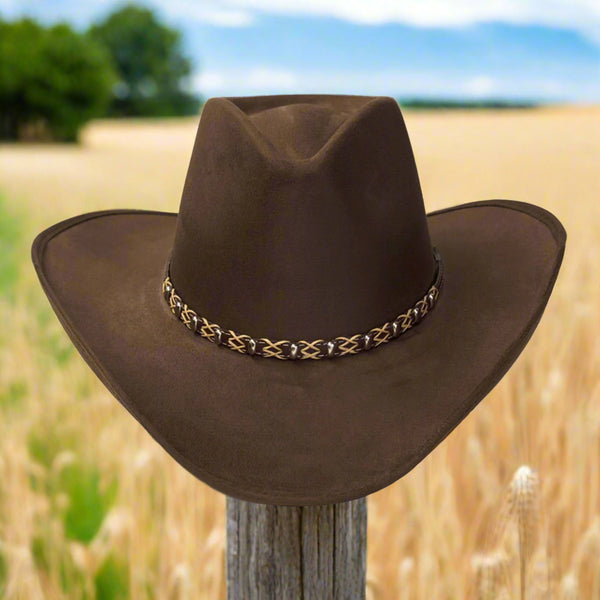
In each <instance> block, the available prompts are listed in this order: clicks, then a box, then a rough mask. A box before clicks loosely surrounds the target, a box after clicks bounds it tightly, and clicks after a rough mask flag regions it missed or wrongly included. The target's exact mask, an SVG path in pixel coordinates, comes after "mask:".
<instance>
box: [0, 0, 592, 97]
mask: <svg viewBox="0 0 600 600" xmlns="http://www.w3.org/2000/svg"><path fill="white" fill-rule="evenodd" d="M145 4H148V5H151V6H153V7H155V8H156V9H157V10H158V11H159V13H160V14H161V16H162V17H163V18H164V19H165V20H167V21H168V22H169V23H170V24H172V25H175V26H177V27H179V28H180V29H181V30H182V31H183V33H184V42H185V48H186V51H187V52H188V54H189V55H190V56H191V57H192V58H193V60H194V63H195V65H196V72H195V75H194V78H193V81H192V85H193V86H194V88H195V89H197V90H198V91H199V92H200V93H201V94H202V95H203V96H204V97H210V96H229V95H248V94H263V93H357V94H384V95H391V96H396V97H407V96H411V97H412V96H421V97H423V96H424V97H428V96H430V97H447V98H473V99H478V98H489V97H493V98H504V99H512V100H541V101H561V102H563V101H571V102H584V103H585V102H600V1H598V0H570V1H569V2H566V1H563V0H503V1H502V2H499V1H498V0H479V1H478V2H473V0H452V1H447V2H444V1H443V0H393V1H392V0H297V1H295V2H288V1H286V0H222V1H219V0H213V1H210V2H207V1H205V0H170V1H167V0H148V1H147V2H145ZM117 5H118V4H117V3H115V2H113V1H112V0H87V1H85V2H82V1H81V0H0V14H2V15H3V16H4V17H5V18H6V17H14V16H17V15H22V14H28V15H33V16H37V17H38V18H40V19H42V20H44V21H48V22H51V21H56V20H69V21H71V22H72V23H74V24H75V25H76V26H77V27H80V28H83V27H86V26H87V25H88V24H89V23H90V21H91V20H93V19H97V18H100V17H102V16H103V15H105V14H107V12H109V11H110V10H111V9H112V8H114V7H115V6H117Z"/></svg>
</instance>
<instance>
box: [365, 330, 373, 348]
mask: <svg viewBox="0 0 600 600" xmlns="http://www.w3.org/2000/svg"><path fill="white" fill-rule="evenodd" d="M364 340H365V345H364V348H365V350H369V349H370V348H371V346H372V345H373V335H372V334H371V333H365V335H364Z"/></svg>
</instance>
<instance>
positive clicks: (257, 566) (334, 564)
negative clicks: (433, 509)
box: [226, 497, 367, 600]
mask: <svg viewBox="0 0 600 600" xmlns="http://www.w3.org/2000/svg"><path fill="white" fill-rule="evenodd" d="M366 550H367V501H366V498H360V499H358V500H352V501H350V502H343V503H340V504H326V505H319V506H278V505H273V504H256V503H253V502H244V501H242V500H237V499H235V498H231V497H228V498H227V565H226V566H227V598H228V600H270V599H277V600H363V599H364V598H365V589H366V587H365V585H366Z"/></svg>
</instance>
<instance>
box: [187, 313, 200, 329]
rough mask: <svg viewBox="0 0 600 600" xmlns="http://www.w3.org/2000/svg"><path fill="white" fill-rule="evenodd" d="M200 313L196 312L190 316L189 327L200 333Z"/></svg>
mask: <svg viewBox="0 0 600 600" xmlns="http://www.w3.org/2000/svg"><path fill="white" fill-rule="evenodd" d="M198 321H199V319H198V315H197V314H196V313H194V314H193V315H192V316H191V317H190V325H189V328H190V329H191V330H192V331H194V332H195V333H198Z"/></svg>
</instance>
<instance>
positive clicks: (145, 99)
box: [90, 4, 199, 116]
mask: <svg viewBox="0 0 600 600" xmlns="http://www.w3.org/2000/svg"><path fill="white" fill-rule="evenodd" d="M90 35H91V36H92V37H93V39H95V40H97V41H100V42H102V43H103V44H104V45H105V46H106V48H107V49H108V51H109V52H110V55H111V56H112V59H113V61H114V65H115V67H116V70H117V72H118V74H119V82H118V83H117V85H116V86H115V88H114V98H113V102H112V106H111V112H112V114H114V115H117V116H137V115H140V116H174V115H182V114H193V113H195V112H197V111H198V108H199V99H198V98H197V97H196V96H194V95H193V94H191V93H190V92H189V91H187V90H186V84H187V82H188V80H189V76H190V74H191V72H192V64H191V62H190V60H189V59H188V58H186V57H185V56H184V54H183V51H182V48H181V33H180V32H179V31H177V30H175V29H172V28H170V27H168V26H166V25H164V24H163V23H161V22H160V21H159V20H158V19H157V17H156V15H155V13H154V12H153V11H152V10H150V9H148V8H145V7H141V6H136V5H134V4H128V5H126V6H124V7H122V8H120V9H118V10H117V11H115V12H113V13H112V14H110V15H109V16H108V17H107V18H106V19H104V20H103V21H102V22H100V23H97V24H95V25H93V26H92V27H91V28H90Z"/></svg>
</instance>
